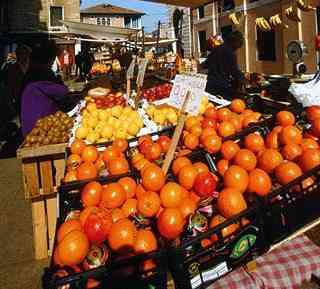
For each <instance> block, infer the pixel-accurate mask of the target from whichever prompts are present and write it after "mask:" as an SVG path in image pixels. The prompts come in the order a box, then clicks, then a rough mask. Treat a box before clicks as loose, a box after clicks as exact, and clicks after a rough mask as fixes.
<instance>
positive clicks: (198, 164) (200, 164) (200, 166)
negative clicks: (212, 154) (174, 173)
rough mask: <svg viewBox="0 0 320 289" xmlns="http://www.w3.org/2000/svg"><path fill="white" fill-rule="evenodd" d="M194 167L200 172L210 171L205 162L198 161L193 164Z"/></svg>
mask: <svg viewBox="0 0 320 289" xmlns="http://www.w3.org/2000/svg"><path fill="white" fill-rule="evenodd" d="M193 167H194V168H195V169H196V170H197V173H198V174H200V173H207V172H209V168H208V166H207V165H206V164H205V163H203V162H196V163H194V164H193Z"/></svg>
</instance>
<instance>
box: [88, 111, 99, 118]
mask: <svg viewBox="0 0 320 289" xmlns="http://www.w3.org/2000/svg"><path fill="white" fill-rule="evenodd" d="M98 115H99V113H98V110H94V111H92V112H90V116H91V117H95V118H98Z"/></svg>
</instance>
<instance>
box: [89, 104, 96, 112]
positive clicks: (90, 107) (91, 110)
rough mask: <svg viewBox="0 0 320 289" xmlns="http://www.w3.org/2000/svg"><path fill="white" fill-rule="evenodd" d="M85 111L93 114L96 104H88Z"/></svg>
mask: <svg viewBox="0 0 320 289" xmlns="http://www.w3.org/2000/svg"><path fill="white" fill-rule="evenodd" d="M87 110H88V111H89V112H93V111H95V110H97V106H96V104H95V103H94V102H91V103H89V104H88V105H87Z"/></svg>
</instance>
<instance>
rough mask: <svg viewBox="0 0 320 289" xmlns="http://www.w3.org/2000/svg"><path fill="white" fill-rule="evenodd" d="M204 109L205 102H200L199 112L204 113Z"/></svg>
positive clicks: (205, 107)
mask: <svg viewBox="0 0 320 289" xmlns="http://www.w3.org/2000/svg"><path fill="white" fill-rule="evenodd" d="M206 109H207V106H206V104H203V103H201V104H200V106H199V113H200V114H204V113H205V111H206Z"/></svg>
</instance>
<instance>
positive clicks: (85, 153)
mask: <svg viewBox="0 0 320 289" xmlns="http://www.w3.org/2000/svg"><path fill="white" fill-rule="evenodd" d="M98 156H99V153H98V150H97V148H96V147H94V146H86V147H85V148H84V149H83V150H82V153H81V158H82V160H83V161H84V162H92V163H93V162H95V161H96V160H97V159H98Z"/></svg>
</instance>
